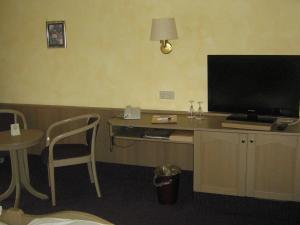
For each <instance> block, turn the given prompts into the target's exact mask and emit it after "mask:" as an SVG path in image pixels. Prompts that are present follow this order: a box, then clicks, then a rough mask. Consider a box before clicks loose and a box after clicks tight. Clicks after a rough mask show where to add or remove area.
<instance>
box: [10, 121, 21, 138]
mask: <svg viewBox="0 0 300 225" xmlns="http://www.w3.org/2000/svg"><path fill="white" fill-rule="evenodd" d="M10 134H11V136H17V135H20V134H21V132H20V126H19V124H18V123H13V124H11V125H10Z"/></svg>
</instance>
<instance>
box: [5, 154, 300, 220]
mask: <svg viewBox="0 0 300 225" xmlns="http://www.w3.org/2000/svg"><path fill="white" fill-rule="evenodd" d="M29 164H30V173H31V182H32V185H33V186H34V187H35V188H36V189H37V190H39V191H41V192H43V193H46V194H48V195H49V196H50V189H49V187H48V181H47V170H46V168H45V167H44V166H43V165H42V163H41V160H40V158H39V157H38V156H30V158H29ZM97 170H98V176H99V178H100V179H99V182H100V188H101V191H102V197H101V198H97V195H96V191H95V187H94V185H93V184H91V183H90V182H89V176H88V171H87V168H86V166H85V165H82V166H81V165H80V166H73V167H65V168H58V169H56V193H57V206H56V207H52V206H51V201H50V200H40V199H37V198H35V197H33V196H31V195H30V194H29V193H27V192H26V191H25V190H22V192H21V203H20V208H22V209H23V210H24V211H25V212H26V213H30V214H44V213H50V212H55V211H59V210H80V211H85V212H89V213H92V214H95V215H98V216H100V217H102V218H104V219H106V220H109V221H111V222H113V223H115V224H117V225H192V224H195V225H296V224H298V225H299V224H300V203H295V202H279V201H268V200H259V199H254V198H246V197H233V196H222V195H212V194H204V193H201V194H197V195H194V193H193V190H192V186H193V180H192V172H188V171H183V173H182V174H181V175H180V186H179V193H178V201H177V203H176V204H174V205H161V204H159V203H158V199H157V195H156V189H155V187H154V186H153V184H152V179H153V168H149V167H138V166H128V165H118V164H109V163H97ZM9 174H10V163H9V160H6V162H5V163H4V164H0V192H3V191H5V190H6V188H7V187H8V185H9V181H10V175H9ZM13 204H14V195H12V196H10V197H9V198H8V199H5V200H4V201H2V202H1V205H2V206H3V207H4V208H8V207H12V206H13Z"/></svg>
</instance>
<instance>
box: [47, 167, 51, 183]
mask: <svg viewBox="0 0 300 225" xmlns="http://www.w3.org/2000/svg"><path fill="white" fill-rule="evenodd" d="M47 171H48V186H49V187H51V182H50V166H49V165H48V168H47Z"/></svg>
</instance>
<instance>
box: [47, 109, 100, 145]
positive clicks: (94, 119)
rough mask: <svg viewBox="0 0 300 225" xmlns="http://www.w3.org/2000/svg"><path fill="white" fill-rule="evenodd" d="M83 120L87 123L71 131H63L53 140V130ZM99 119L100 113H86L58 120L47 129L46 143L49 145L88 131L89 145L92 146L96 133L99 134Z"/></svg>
mask: <svg viewBox="0 0 300 225" xmlns="http://www.w3.org/2000/svg"><path fill="white" fill-rule="evenodd" d="M82 120H85V121H86V122H87V124H85V125H83V126H80V127H78V128H76V129H72V130H70V131H67V132H63V133H61V134H59V135H58V136H55V137H54V138H53V140H51V132H52V131H53V130H54V129H55V128H57V127H58V126H61V125H67V124H68V123H72V122H79V121H82ZM99 121H100V115H98V114H85V115H80V116H75V117H71V118H68V119H64V120H61V121H57V122H55V123H53V124H52V125H51V126H49V128H48V130H47V134H46V135H47V143H46V145H47V146H49V145H50V142H51V143H52V144H55V143H57V142H59V141H61V140H63V139H65V138H68V137H70V136H73V135H76V134H80V133H83V132H86V142H87V144H88V145H89V146H91V145H92V144H93V137H96V134H97V130H98V124H99Z"/></svg>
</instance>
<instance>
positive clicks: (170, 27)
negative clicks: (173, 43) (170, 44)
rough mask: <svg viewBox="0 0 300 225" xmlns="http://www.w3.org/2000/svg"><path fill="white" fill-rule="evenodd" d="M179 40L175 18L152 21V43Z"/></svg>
mask: <svg viewBox="0 0 300 225" xmlns="http://www.w3.org/2000/svg"><path fill="white" fill-rule="evenodd" d="M173 39H177V30H176V24H175V19H174V18H160V19H152V27H151V37H150V40H152V41H160V40H173Z"/></svg>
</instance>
